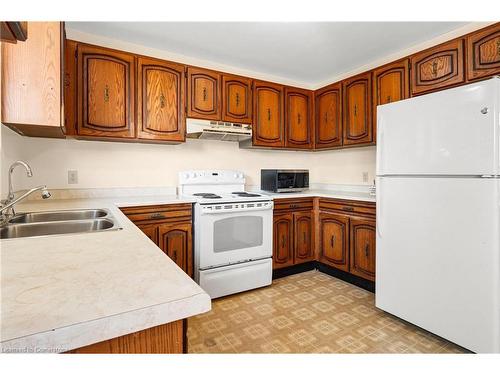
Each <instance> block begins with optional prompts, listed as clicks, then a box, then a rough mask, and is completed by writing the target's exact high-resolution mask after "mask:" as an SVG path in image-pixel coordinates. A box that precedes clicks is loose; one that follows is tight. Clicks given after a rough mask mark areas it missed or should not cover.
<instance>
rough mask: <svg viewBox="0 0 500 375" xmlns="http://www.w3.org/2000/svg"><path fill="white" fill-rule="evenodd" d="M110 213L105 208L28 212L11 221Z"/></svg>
mask: <svg viewBox="0 0 500 375" xmlns="http://www.w3.org/2000/svg"><path fill="white" fill-rule="evenodd" d="M108 215H110V213H109V211H107V210H105V209H92V210H67V211H66V210H65V211H42V212H26V213H21V214H18V215H16V216H14V217H13V218H12V219H10V220H9V223H40V222H50V221H65V220H86V219H97V218H102V217H105V216H108Z"/></svg>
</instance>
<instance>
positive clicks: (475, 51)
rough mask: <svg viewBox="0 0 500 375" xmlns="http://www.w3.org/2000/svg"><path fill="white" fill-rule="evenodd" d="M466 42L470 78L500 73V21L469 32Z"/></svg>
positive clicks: (468, 77)
mask: <svg viewBox="0 0 500 375" xmlns="http://www.w3.org/2000/svg"><path fill="white" fill-rule="evenodd" d="M466 42H467V79H468V80H474V79H478V78H483V77H488V76H492V75H495V74H499V73H500V23H496V24H494V25H492V26H490V27H487V28H486V29H481V30H479V31H477V32H474V33H472V34H469V35H468V36H467V39H466Z"/></svg>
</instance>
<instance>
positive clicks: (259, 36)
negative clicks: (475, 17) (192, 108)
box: [66, 22, 465, 86]
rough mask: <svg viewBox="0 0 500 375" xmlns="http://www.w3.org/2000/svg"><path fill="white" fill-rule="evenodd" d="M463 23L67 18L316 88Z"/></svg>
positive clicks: (95, 30)
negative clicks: (83, 19)
mask: <svg viewBox="0 0 500 375" xmlns="http://www.w3.org/2000/svg"><path fill="white" fill-rule="evenodd" d="M464 24H465V23H463V22H67V23H66V26H67V27H68V28H70V29H74V30H77V31H82V32H85V33H89V34H96V35H100V36H104V37H108V38H113V39H118V40H122V41H126V42H130V43H134V44H140V45H143V46H146V47H150V48H156V49H161V50H165V51H169V52H172V53H175V54H181V55H184V56H186V57H190V58H195V59H202V60H208V61H210V62H212V63H214V64H222V65H225V66H232V67H235V68H238V69H244V70H249V71H253V72H257V73H261V74H264V75H271V76H275V77H283V78H286V79H288V80H291V81H295V82H301V83H304V84H307V85H310V86H314V85H316V84H318V83H322V82H324V81H326V80H328V79H330V78H332V77H335V76H337V75H340V74H343V73H346V72H348V71H351V70H353V69H356V68H358V67H360V66H363V65H366V64H368V63H370V62H372V61H374V60H377V59H379V58H383V57H384V56H387V55H389V54H391V53H395V52H398V51H400V50H403V49H405V48H408V47H411V46H413V45H415V44H418V43H420V42H424V41H426V40H428V39H432V38H433V37H436V36H438V35H440V34H444V33H446V32H449V31H452V30H454V29H457V28H459V27H461V26H463V25H464Z"/></svg>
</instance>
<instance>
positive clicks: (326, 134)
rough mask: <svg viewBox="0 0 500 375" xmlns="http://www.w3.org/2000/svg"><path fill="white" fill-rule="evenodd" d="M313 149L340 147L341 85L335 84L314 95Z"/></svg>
mask: <svg viewBox="0 0 500 375" xmlns="http://www.w3.org/2000/svg"><path fill="white" fill-rule="evenodd" d="M315 106H316V139H315V148H329V147H338V146H342V85H341V84H340V83H336V84H334V85H330V86H328V87H325V88H324V89H321V90H319V91H318V92H317V93H316V100H315Z"/></svg>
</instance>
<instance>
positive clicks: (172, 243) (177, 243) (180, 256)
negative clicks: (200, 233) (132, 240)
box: [158, 223, 193, 276]
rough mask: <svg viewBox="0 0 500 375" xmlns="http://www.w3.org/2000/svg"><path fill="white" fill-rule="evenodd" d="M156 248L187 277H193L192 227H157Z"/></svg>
mask: <svg viewBox="0 0 500 375" xmlns="http://www.w3.org/2000/svg"><path fill="white" fill-rule="evenodd" d="M158 246H159V247H160V249H162V250H163V252H164V253H165V254H167V255H168V256H169V258H170V259H172V260H173V261H174V262H175V263H176V264H177V265H178V266H179V267H180V268H182V269H183V270H184V272H186V273H187V274H188V275H189V276H193V258H192V252H193V249H192V226H191V224H190V223H186V224H180V223H179V224H161V225H159V226H158Z"/></svg>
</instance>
